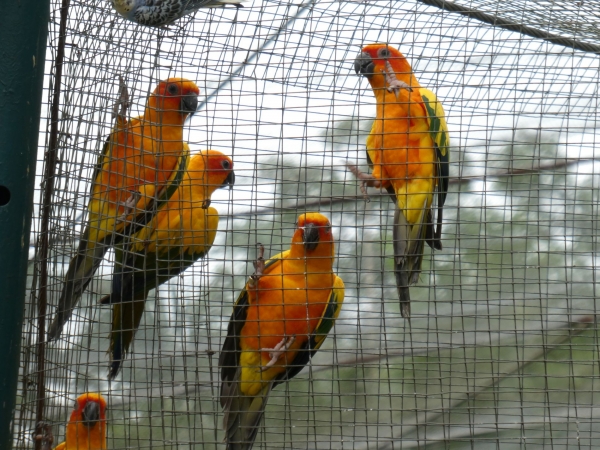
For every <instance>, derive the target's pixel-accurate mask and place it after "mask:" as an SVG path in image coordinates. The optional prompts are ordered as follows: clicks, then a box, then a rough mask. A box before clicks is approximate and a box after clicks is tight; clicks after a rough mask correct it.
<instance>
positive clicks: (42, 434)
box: [32, 422, 54, 450]
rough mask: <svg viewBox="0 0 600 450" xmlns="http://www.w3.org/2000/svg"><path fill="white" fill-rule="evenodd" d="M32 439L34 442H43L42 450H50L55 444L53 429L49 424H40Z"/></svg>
mask: <svg viewBox="0 0 600 450" xmlns="http://www.w3.org/2000/svg"><path fill="white" fill-rule="evenodd" d="M32 438H33V440H34V441H36V442H37V441H41V446H40V448H41V449H42V450H50V449H51V448H52V444H53V443H54V435H53V434H52V427H51V426H50V424H49V423H48V422H38V424H37V426H36V427H35V431H34V432H33V435H32Z"/></svg>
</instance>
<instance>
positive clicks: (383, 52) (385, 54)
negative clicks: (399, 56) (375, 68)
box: [377, 48, 390, 58]
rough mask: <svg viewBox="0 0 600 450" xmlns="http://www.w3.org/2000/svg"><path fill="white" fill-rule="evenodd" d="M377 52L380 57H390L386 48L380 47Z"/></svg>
mask: <svg viewBox="0 0 600 450" xmlns="http://www.w3.org/2000/svg"><path fill="white" fill-rule="evenodd" d="M377 54H378V55H379V57H380V58H389V57H390V51H389V50H388V49H387V48H380V49H379V51H378V52H377Z"/></svg>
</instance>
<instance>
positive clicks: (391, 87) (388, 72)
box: [384, 61, 413, 100]
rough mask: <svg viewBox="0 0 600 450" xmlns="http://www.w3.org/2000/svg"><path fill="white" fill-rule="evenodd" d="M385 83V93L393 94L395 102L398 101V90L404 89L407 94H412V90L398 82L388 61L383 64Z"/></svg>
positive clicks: (402, 82) (403, 83)
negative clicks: (386, 85)
mask: <svg viewBox="0 0 600 450" xmlns="http://www.w3.org/2000/svg"><path fill="white" fill-rule="evenodd" d="M384 72H385V81H386V83H387V84H388V87H387V91H388V92H393V93H394V94H395V95H396V100H398V94H400V89H406V90H407V91H408V92H412V90H413V89H412V88H411V87H410V86H409V85H408V84H406V83H405V82H404V81H400V80H399V79H398V78H397V77H396V72H394V69H393V67H392V65H391V64H390V62H389V61H386V62H385V71H384Z"/></svg>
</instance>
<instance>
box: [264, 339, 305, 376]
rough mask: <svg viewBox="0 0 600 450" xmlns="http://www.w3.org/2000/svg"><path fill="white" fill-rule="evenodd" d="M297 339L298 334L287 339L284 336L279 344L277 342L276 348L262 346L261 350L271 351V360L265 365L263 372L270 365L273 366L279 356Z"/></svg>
mask: <svg viewBox="0 0 600 450" xmlns="http://www.w3.org/2000/svg"><path fill="white" fill-rule="evenodd" d="M295 340H296V336H290V337H289V338H287V339H286V338H283V339H282V340H281V342H279V344H277V345H276V346H275V347H274V348H261V349H260V351H261V352H269V358H271V360H270V361H269V362H268V363H267V364H266V365H265V366H263V368H262V369H261V372H264V371H265V370H268V369H269V367H273V366H274V365H275V363H276V362H277V360H278V359H279V357H280V356H281V355H283V354H284V353H285V352H287V351H288V350H289V348H290V347H291V346H292V344H293V343H294V341H295Z"/></svg>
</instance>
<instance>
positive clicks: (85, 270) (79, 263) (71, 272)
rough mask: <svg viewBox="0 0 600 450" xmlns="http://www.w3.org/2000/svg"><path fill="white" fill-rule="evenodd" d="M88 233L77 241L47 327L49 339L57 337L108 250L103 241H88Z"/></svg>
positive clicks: (87, 231)
mask: <svg viewBox="0 0 600 450" xmlns="http://www.w3.org/2000/svg"><path fill="white" fill-rule="evenodd" d="M88 235H89V230H86V232H85V233H84V238H83V239H82V240H81V241H80V242H79V248H78V250H77V255H75V257H74V258H73V259H72V260H71V262H70V263H69V269H68V270H67V274H66V276H65V281H64V284H63V289H62V292H61V293H60V298H59V300H58V308H57V310H56V315H55V316H54V320H53V321H52V323H51V324H50V327H49V329H48V340H49V341H53V340H56V339H58V338H59V336H60V334H61V333H62V330H63V327H64V325H65V323H67V321H68V320H69V319H70V318H71V314H72V313H73V309H74V308H75V306H76V305H77V303H78V302H79V299H80V298H81V295H82V294H83V292H84V291H85V289H86V287H87V286H88V284H90V281H92V278H93V276H94V273H95V272H96V270H97V269H98V266H99V265H100V263H101V262H102V259H103V258H104V254H105V253H106V252H107V251H108V248H109V246H108V245H106V244H105V243H104V242H93V243H92V242H89V241H88V239H87V237H88Z"/></svg>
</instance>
